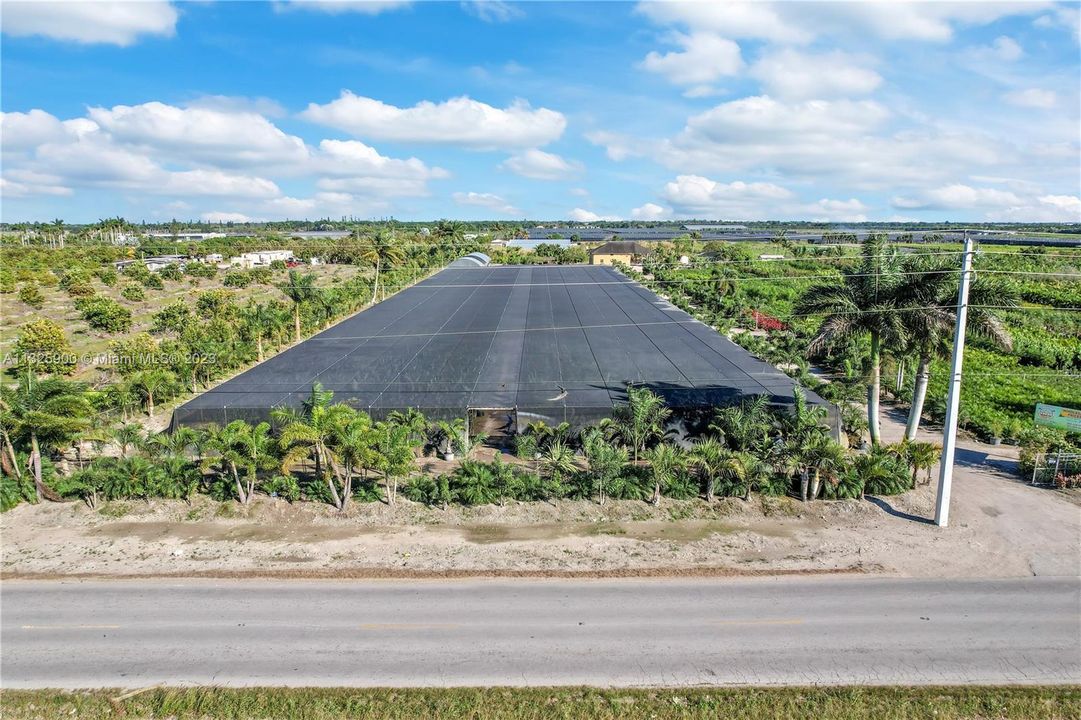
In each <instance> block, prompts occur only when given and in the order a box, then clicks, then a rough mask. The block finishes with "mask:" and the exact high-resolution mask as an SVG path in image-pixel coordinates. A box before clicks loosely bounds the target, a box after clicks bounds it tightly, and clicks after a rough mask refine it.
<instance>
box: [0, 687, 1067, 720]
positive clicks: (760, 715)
mask: <svg viewBox="0 0 1081 720" xmlns="http://www.w3.org/2000/svg"><path fill="white" fill-rule="evenodd" d="M122 694H123V693H122V691H119V690H112V691H110V690H92V691H61V690H3V691H0V710H2V713H0V715H2V716H3V717H4V718H5V720H31V719H34V720H37V719H38V718H48V719H49V720H51V719H53V718H92V719H97V718H102V719H105V718H116V717H126V718H147V719H150V718H175V719H176V720H183V719H185V718H199V719H200V720H202V719H205V718H230V719H235V720H269V719H271V718H273V719H275V720H331V719H332V718H333V719H334V720H338V719H339V718H373V719H374V718H379V719H380V720H394V719H396V718H402V719H405V718H423V719H424V720H441V719H443V718H448V719H449V718H455V719H462V718H465V719H476V720H541V719H544V720H547V719H548V718H561V719H563V718H565V719H566V720H601V719H605V720H607V719H612V720H615V719H616V718H619V719H620V720H635V719H637V718H642V719H643V720H645V719H647V718H648V719H652V720H658V719H663V718H681V719H682V718H711V719H712V718H741V719H743V720H759V719H762V720H765V719H769V720H781V719H784V720H787V719H788V718H814V719H815V720H853V719H855V718H874V719H875V720H910V719H911V720H915V719H920V720H923V719H927V720H932V719H933V720H961V719H964V720H1013V719H1015V718H1017V719H1020V718H1024V719H1025V720H1028V719H1036V718H1039V719H1048V720H1059V719H1061V720H1066V719H1070V720H1075V719H1076V718H1079V717H1081V686H1059V687H976V686H964V687H911V688H897V687H818V688H811V687H805V688H799V687H796V688H792V687H786V688H686V689H634V690H621V689H608V690H604V689H596V688H582V687H557V688H412V689H400V688H368V689H350V688H158V689H152V690H148V691H146V692H142V693H139V694H135V695H133V696H131V697H128V698H126V699H123V700H115V698H117V697H118V696H120V695H122Z"/></svg>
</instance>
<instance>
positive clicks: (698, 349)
mask: <svg viewBox="0 0 1081 720" xmlns="http://www.w3.org/2000/svg"><path fill="white" fill-rule="evenodd" d="M316 381H318V382H320V383H322V384H323V386H324V388H325V389H327V390H332V391H333V392H334V399H335V401H343V402H347V403H349V404H351V405H352V406H354V407H356V408H360V409H364V410H366V411H368V412H370V413H371V414H372V415H373V416H375V417H377V418H378V417H382V416H385V415H386V413H388V412H390V411H391V410H396V409H404V408H409V407H415V408H419V409H420V410H422V411H424V412H425V413H426V414H428V415H430V416H433V417H437V418H438V417H444V418H449V417H463V416H465V415H466V413H467V410H468V409H469V408H498V409H511V408H514V409H517V411H518V412H517V416H518V422H519V424H520V425H524V424H525V423H526V422H529V421H532V420H535V419H543V420H545V421H546V422H550V423H551V422H562V421H564V420H567V421H570V422H572V423H575V424H579V423H585V422H591V421H593V420H596V419H599V418H601V417H604V416H607V415H608V414H609V413H610V411H611V408H612V405H613V404H614V403H617V402H620V401H622V400H625V399H626V388H627V386H628V384H638V385H643V386H646V387H649V388H651V389H653V390H654V391H655V392H658V393H660V394H661V395H663V396H664V397H665V399H666V400H667V401H668V403H669V405H670V406H672V407H673V408H676V409H677V410H678V409H684V408H701V407H706V406H715V405H727V404H731V403H733V402H736V401H738V400H739V399H740V398H741V397H743V396H746V395H759V394H764V395H767V396H770V398H771V399H772V401H773V402H776V403H789V402H791V399H792V388H793V381H792V380H791V379H790V378H789V377H788V376H787V375H785V374H784V373H782V372H781V371H779V370H777V369H776V368H774V367H772V366H771V365H769V364H767V363H765V362H763V361H761V360H759V359H757V358H755V357H754V356H752V355H751V354H750V353H748V352H747V351H746V350H743V349H742V348H740V347H739V346H737V345H736V344H734V343H733V342H731V341H730V340H728V339H727V338H726V337H724V336H722V335H720V334H719V333H717V332H716V331H714V330H713V329H712V328H710V327H709V326H707V325H705V324H703V323H701V322H699V321H697V320H694V319H693V318H691V317H690V316H689V315H688V314H687V313H685V312H683V311H681V310H679V309H677V308H676V307H675V306H673V305H672V304H670V303H669V302H667V301H665V300H663V299H661V298H660V297H658V296H657V295H656V294H655V293H653V292H652V291H650V290H648V289H647V288H645V287H643V286H642V285H640V284H638V283H636V282H634V281H632V280H630V279H629V278H627V277H626V276H624V275H622V274H621V273H619V272H618V271H616V270H614V269H612V268H610V267H605V266H588V265H569V266H568V265H565V266H536V265H530V266H488V267H464V268H457V267H452V268H447V269H445V270H443V271H442V272H439V273H437V274H436V275H434V276H432V277H430V278H428V279H426V280H424V281H422V282H420V283H418V284H417V285H414V286H412V287H410V288H408V289H406V290H404V291H402V292H400V293H398V294H397V295H394V296H393V297H391V298H389V299H387V300H385V301H384V302H382V303H379V304H378V305H375V306H373V307H371V308H369V309H367V310H364V311H362V312H360V313H357V314H356V315H353V316H352V317H349V318H348V319H346V320H343V321H342V322H340V323H338V324H337V325H335V326H333V327H331V328H330V329H328V330H325V331H323V332H321V333H319V334H318V335H315V336H313V337H312V338H310V339H308V340H305V341H304V342H302V343H300V344H298V345H296V346H294V347H292V348H290V349H288V350H285V351H284V352H282V353H280V354H278V355H276V356H274V357H272V358H270V359H268V360H267V361H266V362H263V363H260V364H259V365H256V366H255V367H253V368H251V369H250V370H247V371H246V372H243V373H241V374H240V375H238V376H236V377H234V378H233V379H231V380H228V381H227V382H224V383H222V384H221V385H219V386H217V387H215V388H213V389H212V390H209V391H207V392H205V393H203V394H202V395H200V396H198V397H196V398H195V399H193V400H191V401H190V402H188V403H186V404H184V405H182V406H181V407H179V408H178V409H177V410H176V411H175V412H174V415H173V426H174V427H176V426H179V425H201V424H207V423H211V422H213V423H217V424H219V425H222V424H225V423H227V422H229V421H231V420H234V419H237V418H244V419H247V420H249V421H256V420H262V419H266V418H267V417H268V416H269V414H270V410H271V409H272V408H274V407H276V406H279V405H285V406H299V404H300V403H301V402H302V400H303V399H304V398H306V397H307V396H308V394H309V392H310V390H311V387H312V384H313V383H314V382H316ZM808 399H809V400H810V401H811V402H815V403H823V401H822V400H821V399H820V398H818V397H817V396H815V395H813V394H811V393H808Z"/></svg>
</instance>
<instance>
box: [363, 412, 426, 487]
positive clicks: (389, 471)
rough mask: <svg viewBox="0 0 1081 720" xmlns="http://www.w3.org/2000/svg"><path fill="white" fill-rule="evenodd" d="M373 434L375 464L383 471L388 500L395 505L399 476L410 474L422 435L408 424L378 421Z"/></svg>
mask: <svg viewBox="0 0 1081 720" xmlns="http://www.w3.org/2000/svg"><path fill="white" fill-rule="evenodd" d="M421 417H423V416H421ZM373 435H374V439H375V450H376V456H375V464H376V467H377V468H378V470H379V471H380V472H381V473H383V483H384V484H385V485H386V488H387V502H388V503H390V504H391V505H393V504H394V502H395V500H396V498H397V495H398V478H400V477H402V476H404V475H406V474H408V473H409V471H410V470H411V469H412V468H413V463H414V454H413V450H414V449H415V447H416V445H417V443H418V442H420V440H419V438H420V437H422V436H418V435H417V434H416V433H414V432H413V431H411V430H410V429H409V427H408V426H405V425H397V424H395V423H393V422H381V423H376V425H375V429H374V432H373Z"/></svg>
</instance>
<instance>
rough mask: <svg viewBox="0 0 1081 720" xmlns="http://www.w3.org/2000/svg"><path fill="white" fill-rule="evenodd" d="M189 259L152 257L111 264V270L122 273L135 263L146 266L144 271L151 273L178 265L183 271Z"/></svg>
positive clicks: (174, 256) (182, 257)
mask: <svg viewBox="0 0 1081 720" xmlns="http://www.w3.org/2000/svg"><path fill="white" fill-rule="evenodd" d="M188 260H189V258H188V256H187V255H156V256H154V257H148V258H143V259H142V260H120V261H118V262H114V263H113V268H114V269H115V270H116V271H117V272H124V271H125V270H127V269H128V268H129V267H131V266H132V265H134V264H135V263H139V262H141V263H142V264H143V265H145V266H146V269H147V270H149V271H150V272H152V273H156V272H158V271H159V270H161V269H162V268H166V267H169V266H170V265H179V266H180V267H181V269H183V267H184V265H185V264H187V262H188Z"/></svg>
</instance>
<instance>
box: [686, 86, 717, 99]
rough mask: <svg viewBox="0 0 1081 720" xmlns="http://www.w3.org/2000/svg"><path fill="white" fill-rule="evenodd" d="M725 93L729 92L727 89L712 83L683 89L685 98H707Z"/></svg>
mask: <svg viewBox="0 0 1081 720" xmlns="http://www.w3.org/2000/svg"><path fill="white" fill-rule="evenodd" d="M725 94H727V91H726V90H724V89H723V88H718V87H713V86H712V85H695V86H694V87H689V88H687V89H686V90H684V91H683V97H685V98H706V97H716V96H718V95H725Z"/></svg>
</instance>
